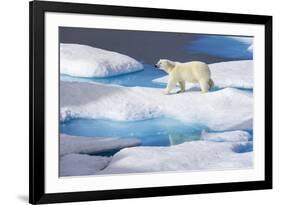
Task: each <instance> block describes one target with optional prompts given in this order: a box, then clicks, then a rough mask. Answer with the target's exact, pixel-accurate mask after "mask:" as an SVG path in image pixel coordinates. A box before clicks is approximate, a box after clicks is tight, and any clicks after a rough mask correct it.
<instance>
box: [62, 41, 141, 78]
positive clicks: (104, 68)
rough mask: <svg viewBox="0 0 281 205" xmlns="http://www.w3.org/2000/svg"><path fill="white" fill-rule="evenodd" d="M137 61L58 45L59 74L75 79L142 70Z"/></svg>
mask: <svg viewBox="0 0 281 205" xmlns="http://www.w3.org/2000/svg"><path fill="white" fill-rule="evenodd" d="M142 69H143V66H142V64H141V63H139V62H138V61H137V60H135V59H133V58H131V57H129V56H126V55H123V54H120V53H117V52H112V51H107V50H103V49H100V48H95V47H91V46H87V45H80V44H65V43H61V44H60V72H61V74H67V75H71V76H76V77H109V76H115V75H120V74H125V73H130V72H135V71H139V70H142Z"/></svg>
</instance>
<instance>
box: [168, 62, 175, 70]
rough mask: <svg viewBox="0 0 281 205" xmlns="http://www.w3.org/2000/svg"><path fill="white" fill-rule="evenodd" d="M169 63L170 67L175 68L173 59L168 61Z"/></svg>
mask: <svg viewBox="0 0 281 205" xmlns="http://www.w3.org/2000/svg"><path fill="white" fill-rule="evenodd" d="M167 65H168V67H169V68H170V69H173V68H174V67H175V63H174V62H173V61H167Z"/></svg>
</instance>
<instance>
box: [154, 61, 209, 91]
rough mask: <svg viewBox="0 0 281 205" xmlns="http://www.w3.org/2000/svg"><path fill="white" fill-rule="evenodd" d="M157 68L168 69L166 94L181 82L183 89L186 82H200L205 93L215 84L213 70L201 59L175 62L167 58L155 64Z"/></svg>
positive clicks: (183, 89)
mask: <svg viewBox="0 0 281 205" xmlns="http://www.w3.org/2000/svg"><path fill="white" fill-rule="evenodd" d="M155 66H156V67H157V68H159V69H161V70H164V71H166V72H167V73H168V74H169V80H168V84H167V87H166V89H165V92H164V93H165V94H169V93H170V91H171V90H172V89H173V88H175V87H176V84H177V83H179V84H180V88H181V90H180V91H179V92H184V91H185V82H186V81H187V82H190V83H199V84H200V88H201V91H202V92H203V93H205V92H208V91H209V89H210V88H211V87H212V85H213V81H212V79H211V72H210V69H209V67H208V65H207V64H206V63H204V62H200V61H191V62H186V63H180V62H174V61H171V60H167V59H161V60H159V61H158V63H157V64H156V65H155Z"/></svg>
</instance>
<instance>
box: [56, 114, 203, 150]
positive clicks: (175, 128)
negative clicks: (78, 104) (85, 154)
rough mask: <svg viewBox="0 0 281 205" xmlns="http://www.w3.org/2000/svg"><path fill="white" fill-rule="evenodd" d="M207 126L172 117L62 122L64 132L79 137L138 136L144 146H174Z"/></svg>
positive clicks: (199, 133) (187, 139)
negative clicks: (121, 120) (129, 120)
mask: <svg viewBox="0 0 281 205" xmlns="http://www.w3.org/2000/svg"><path fill="white" fill-rule="evenodd" d="M203 129H206V127H204V126H202V125H199V124H186V123H183V122H181V121H178V120H175V119H169V118H158V119H149V120H141V121H132V122H118V121H110V120H101V119H98V120H93V119H73V120H70V121H68V122H65V123H61V125H60V131H61V133H65V134H70V135H78V136H87V137H91V136H96V137H117V138H138V139H140V140H141V142H142V145H143V146H170V145H175V144H180V143H182V142H185V141H191V140H198V139H199V138H200V135H201V132H202V130H203Z"/></svg>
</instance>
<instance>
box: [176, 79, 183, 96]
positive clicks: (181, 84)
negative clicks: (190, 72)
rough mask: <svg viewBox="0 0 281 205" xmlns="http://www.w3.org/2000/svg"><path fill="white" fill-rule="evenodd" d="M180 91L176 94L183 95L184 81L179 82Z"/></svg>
mask: <svg viewBox="0 0 281 205" xmlns="http://www.w3.org/2000/svg"><path fill="white" fill-rule="evenodd" d="M179 84H180V88H181V89H180V90H179V91H178V92H177V93H184V92H185V81H180V82H179Z"/></svg>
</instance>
